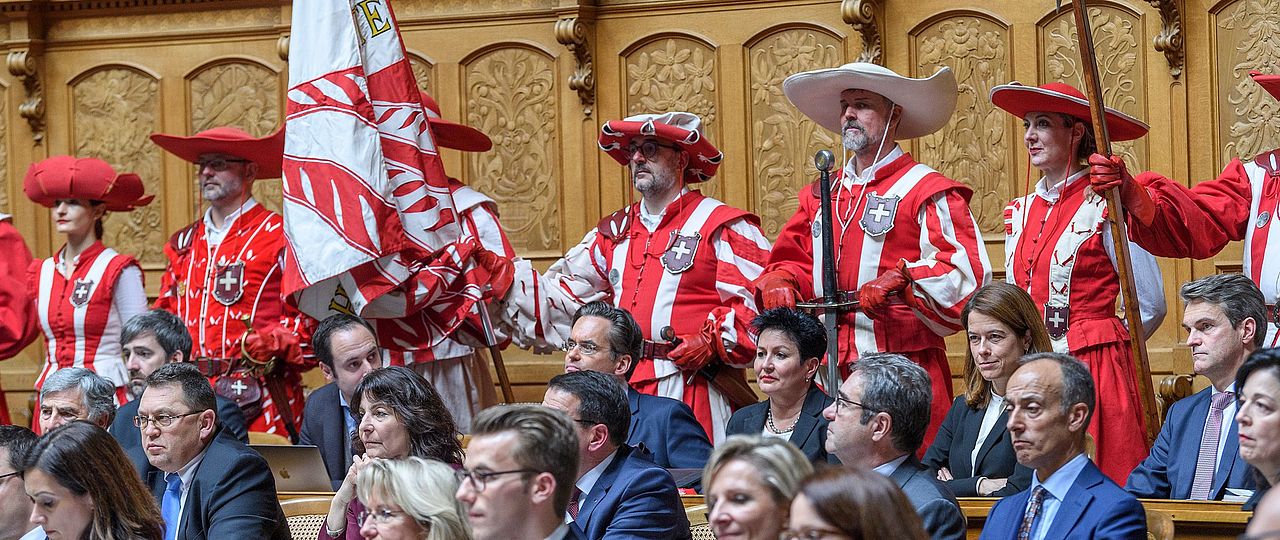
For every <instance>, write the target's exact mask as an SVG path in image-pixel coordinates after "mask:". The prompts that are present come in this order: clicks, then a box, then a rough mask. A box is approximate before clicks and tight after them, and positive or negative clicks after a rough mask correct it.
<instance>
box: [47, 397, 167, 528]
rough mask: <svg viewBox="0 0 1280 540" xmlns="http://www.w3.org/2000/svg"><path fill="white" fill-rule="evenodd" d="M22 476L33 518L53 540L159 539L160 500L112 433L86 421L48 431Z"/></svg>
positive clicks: (160, 525)
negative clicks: (33, 504)
mask: <svg viewBox="0 0 1280 540" xmlns="http://www.w3.org/2000/svg"><path fill="white" fill-rule="evenodd" d="M22 478H23V480H24V483H25V485H26V490H27V495H28V496H30V497H31V500H32V501H34V502H35V507H34V509H33V510H32V512H31V521H32V522H34V523H36V524H38V525H40V526H41V527H42V528H43V529H44V532H45V534H46V535H48V537H49V538H50V539H51V540H58V539H62V538H66V539H70V540H80V539H88V540H124V539H145V540H160V539H161V538H163V537H164V521H163V520H162V519H161V518H160V509H159V508H158V507H157V506H156V499H155V497H154V496H152V495H151V493H150V492H149V491H147V488H146V487H145V486H143V485H142V481H141V480H139V479H138V475H137V474H134V469H133V464H132V463H130V462H129V458H127V457H125V455H124V450H121V449H120V445H119V444H118V443H116V440H115V438H113V437H112V436H111V435H110V434H109V433H107V432H106V431H104V430H103V429H102V428H100V427H98V426H95V425H93V424H90V423H89V422H85V421H80V420H78V421H74V422H69V423H67V424H63V425H61V426H59V427H57V428H54V429H51V430H49V432H48V433H46V434H45V435H44V436H43V437H41V438H40V440H39V441H36V445H35V446H34V447H32V448H31V451H30V452H28V453H27V456H26V459H25V460H24V461H23V467H22Z"/></svg>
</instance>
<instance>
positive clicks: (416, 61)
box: [409, 54, 436, 94]
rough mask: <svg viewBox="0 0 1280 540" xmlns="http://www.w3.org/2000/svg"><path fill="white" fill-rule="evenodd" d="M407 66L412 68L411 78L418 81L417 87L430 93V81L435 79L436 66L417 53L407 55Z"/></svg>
mask: <svg viewBox="0 0 1280 540" xmlns="http://www.w3.org/2000/svg"><path fill="white" fill-rule="evenodd" d="M409 67H410V69H412V70H413V80H415V81H418V89H419V90H422V91H423V92H426V93H428V94H430V93H431V81H432V80H434V79H435V71H436V66H435V65H434V64H432V63H431V62H428V61H426V60H424V59H422V58H419V57H418V56H417V55H414V54H410V55H409Z"/></svg>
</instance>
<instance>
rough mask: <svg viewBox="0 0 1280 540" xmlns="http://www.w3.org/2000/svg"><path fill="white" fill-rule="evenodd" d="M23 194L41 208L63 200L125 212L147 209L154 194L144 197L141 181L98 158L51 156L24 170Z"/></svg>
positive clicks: (144, 188)
mask: <svg viewBox="0 0 1280 540" xmlns="http://www.w3.org/2000/svg"><path fill="white" fill-rule="evenodd" d="M22 191H23V192H24V193H26V194H27V197H28V198H30V199H31V200H32V201H34V202H35V203H36V204H39V205H41V206H47V207H49V208H53V206H54V204H56V202H57V201H59V200H62V199H88V200H91V201H102V202H103V204H105V205H106V208H107V210H110V211H112V212H128V211H130V210H134V209H136V208H141V207H143V206H146V205H147V204H149V203H150V202H151V200H152V199H154V198H155V195H146V194H145V193H146V186H144V185H143V184H142V178H141V177H139V176H138V175H136V174H133V173H122V174H117V173H116V170H115V169H113V168H111V164H109V163H107V162H105V161H102V160H101V159H98V158H75V157H72V156H53V157H51V158H48V159H45V160H43V161H37V162H35V163H32V164H31V167H28V168H27V174H26V176H25V177H24V178H23V179H22Z"/></svg>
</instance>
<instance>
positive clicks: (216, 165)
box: [196, 158, 252, 172]
mask: <svg viewBox="0 0 1280 540" xmlns="http://www.w3.org/2000/svg"><path fill="white" fill-rule="evenodd" d="M232 163H252V162H251V161H249V160H247V159H237V158H209V159H202V160H200V161H197V162H196V170H197V171H202V170H204V168H205V167H208V168H210V169H213V170H214V171H217V172H222V171H225V170H227V167H229V166H230V164H232Z"/></svg>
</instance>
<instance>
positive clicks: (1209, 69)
mask: <svg viewBox="0 0 1280 540" xmlns="http://www.w3.org/2000/svg"><path fill="white" fill-rule="evenodd" d="M371 1H379V0H371ZM1090 5H1091V6H1092V8H1091V17H1092V20H1093V28H1094V31H1095V36H1094V40H1095V42H1096V43H1097V46H1098V50H1099V53H1100V57H1101V60H1102V62H1103V70H1104V71H1103V79H1104V86H1105V87H1106V89H1107V98H1108V103H1109V104H1110V105H1111V106H1113V107H1117V108H1119V109H1120V110H1123V111H1125V112H1127V113H1130V114H1133V115H1134V116H1137V117H1138V118H1142V119H1145V120H1146V121H1147V122H1148V123H1149V124H1151V126H1152V133H1151V134H1150V135H1148V136H1147V137H1146V138H1144V139H1141V140H1139V141H1137V142H1135V143H1131V144H1126V145H1122V146H1120V147H1119V148H1120V150H1121V151H1123V152H1124V153H1125V155H1126V157H1127V158H1128V159H1130V163H1133V164H1137V166H1139V167H1143V168H1151V169H1155V170H1159V171H1162V172H1165V173H1167V174H1169V175H1171V176H1172V177H1175V178H1179V179H1184V180H1185V181H1188V182H1194V179H1207V178H1212V177H1213V176H1215V175H1216V173H1217V172H1218V171H1219V170H1221V168H1222V166H1223V165H1225V164H1226V162H1227V161H1229V160H1230V158H1231V157H1233V156H1236V155H1240V156H1245V157H1249V156H1252V155H1253V154H1255V153H1257V152H1259V151H1263V150H1266V149H1270V148H1274V147H1276V146H1280V105H1277V103H1276V102H1275V101H1274V100H1271V98H1270V97H1269V96H1267V95H1266V94H1265V93H1263V92H1262V91H1261V90H1260V89H1259V88H1258V87H1257V86H1256V85H1254V84H1253V83H1252V82H1251V81H1249V80H1248V79H1247V77H1246V73H1247V72H1248V70H1249V69H1261V70H1263V71H1268V72H1280V0H1222V1H1219V2H1211V1H1210V0H1184V1H1182V2H1177V1H1175V0H1148V1H1140V0H1098V1H1091V2H1090ZM394 6H395V9H396V14H397V16H398V19H399V21H400V23H401V25H402V27H403V28H404V31H405V34H404V38H405V42H406V44H407V48H408V50H409V53H410V55H411V56H412V59H413V62H414V66H415V73H416V74H417V75H418V77H419V83H420V84H421V85H422V86H423V87H424V88H427V89H428V90H430V91H431V92H432V93H433V95H434V96H435V97H436V99H437V100H438V101H439V102H440V105H441V107H442V109H443V112H444V115H445V116H446V117H448V118H452V119H458V120H462V121H465V122H467V123H469V124H471V125H474V126H476V127H479V128H481V129H483V130H484V131H486V132H487V133H489V134H490V135H491V136H492V137H493V138H494V142H495V147H494V149H493V150H491V151H489V152H486V153H483V154H471V155H466V156H464V155H460V154H457V153H449V154H447V155H446V167H447V168H448V169H449V170H450V171H451V172H452V173H453V174H454V175H457V176H459V177H460V178H462V179H463V180H464V181H465V182H467V183H469V184H471V185H473V186H475V187H477V188H479V189H480V190H482V191H484V192H486V193H488V194H490V195H491V196H493V197H494V198H495V199H497V200H498V201H499V206H500V207H501V210H502V214H503V221H504V224H505V226H506V228H507V231H508V233H509V234H510V235H511V238H512V240H513V242H514V244H515V247H516V250H517V252H518V253H520V254H521V255H523V256H525V257H527V258H532V259H535V260H536V261H538V263H539V265H541V266H543V267H545V266H546V265H548V264H550V263H551V262H552V261H554V259H555V258H557V257H558V256H559V255H560V254H562V253H563V252H564V251H565V250H566V249H567V248H569V247H570V246H572V245H574V244H575V243H577V241H578V240H579V239H580V238H581V236H582V234H583V233H584V232H585V231H586V230H587V229H588V228H589V227H590V226H592V225H593V224H594V223H595V222H596V220H597V219H598V218H599V217H600V216H601V215H602V214H604V213H606V212H610V211H612V210H614V209H616V208H618V207H620V206H621V205H623V204H625V203H627V202H628V201H630V200H632V197H633V195H632V193H631V192H630V191H629V189H628V186H627V185H626V183H625V176H624V170H623V168H622V167H619V166H618V165H617V164H616V163H614V162H613V161H612V160H609V159H602V157H603V154H602V153H601V152H599V150H598V149H596V146H595V136H596V133H597V130H598V129H599V125H600V124H601V123H602V122H603V121H605V120H608V119H612V118H618V117H621V116H624V115H626V114H630V113H636V112H641V111H656V110H673V109H681V110H689V111H693V112H696V113H698V114H700V115H702V116H703V118H704V120H705V121H706V122H707V125H708V130H707V134H708V136H709V137H710V138H711V140H712V141H714V142H715V143H716V144H717V145H718V146H719V147H720V148H721V150H723V151H724V153H725V156H726V160H725V163H724V165H723V166H722V167H721V169H720V174H719V175H718V176H717V177H716V179H715V180H714V181H713V182H710V183H709V184H708V185H707V187H706V190H707V191H709V192H710V193H711V194H713V195H715V196H717V197H720V198H722V199H723V200H725V201H727V202H729V203H730V204H734V205H737V206H742V207H746V208H749V209H751V210H753V211H755V212H756V213H758V214H759V215H760V216H761V218H762V219H763V223H764V226H765V229H766V231H767V232H768V233H769V234H770V235H774V234H776V232H777V230H778V228H779V227H780V226H781V224H782V223H783V222H784V221H785V220H786V219H787V217H788V216H789V215H790V214H791V212H792V211H794V208H795V206H796V199H795V197H794V194H795V192H796V190H797V189H798V188H799V187H800V186H801V185H803V184H805V183H807V182H808V181H809V180H810V178H811V177H812V174H813V170H812V165H811V163H812V159H811V156H812V155H813V153H814V151H816V150H817V149H820V148H833V149H834V148H835V147H836V145H837V144H838V141H837V140H836V138H835V137H834V135H833V134H831V133H827V132H825V131H822V130H821V129H820V128H816V127H815V126H814V124H813V123H812V122H810V121H809V120H807V119H805V118H804V117H803V116H802V115H800V114H799V113H798V112H797V111H796V110H795V109H794V108H792V107H791V106H790V105H789V104H788V103H787V101H786V99H785V98H784V97H783V96H782V94H781V89H780V83H781V81H782V79H784V78H785V77H786V76H787V75H790V74H792V73H795V72H798V71H803V70H807V69H813V68H818V67H830V66H835V65H839V64H842V63H845V62H848V61H852V60H854V59H857V58H859V57H860V56H864V57H870V58H874V59H876V60H877V61H880V62H882V63H884V64H885V65H887V66H889V67H891V68H893V69H895V70H896V71H898V72H900V73H906V74H912V75H916V76H923V75H928V74H930V73H932V72H933V71H934V70H935V69H936V68H937V67H938V66H941V65H948V66H951V68H952V69H953V70H955V72H956V75H957V78H958V80H959V84H960V92H961V95H960V101H959V109H958V110H957V112H956V115H955V117H954V118H953V119H952V121H951V122H950V123H949V124H948V125H947V127H946V128H944V129H943V130H942V131H940V132H939V133H937V134H934V135H931V136H928V137H925V138H922V139H919V140H915V141H911V142H910V143H909V144H908V146H909V147H910V149H911V150H912V151H913V152H914V153H915V154H916V156H917V157H918V158H919V159H920V160H921V161H923V162H925V163H929V164H931V165H934V166H935V167H937V168H939V169H940V170H942V171H944V172H946V173H948V174H949V175H951V176H952V177H954V178H956V179H958V180H961V181H963V182H966V183H968V184H969V185H971V186H973V187H974V188H975V192H976V193H975V197H974V202H973V206H974V211H975V213H976V215H977V216H978V219H979V222H980V224H981V226H982V228H983V232H984V233H985V235H986V241H987V245H988V250H989V253H990V255H991V260H992V261H993V262H996V263H997V264H999V263H1000V261H1003V253H1002V252H1003V245H1002V223H1001V209H1002V208H1003V206H1004V204H1005V202H1007V201H1008V200H1009V199H1010V198H1012V197H1013V196H1016V195H1019V194H1022V193H1025V192H1026V190H1027V185H1028V184H1027V174H1028V171H1027V168H1028V166H1027V161H1026V153H1025V152H1024V151H1022V148H1021V121H1020V120H1019V119H1015V118H1013V117H1012V116H1010V115H1008V114H1006V113H1004V112H1003V111H1001V110H999V109H996V108H994V107H993V106H992V105H991V103H990V101H989V100H988V99H987V95H988V92H989V89H990V88H991V87H992V86H994V85H996V84H1001V83H1005V82H1008V81H1010V80H1019V81H1022V82H1024V83H1027V84H1040V83H1043V82H1048V81H1050V80H1064V81H1067V82H1071V83H1075V84H1079V77H1080V68H1079V65H1078V64H1079V61H1078V57H1077V55H1076V53H1075V47H1074V38H1073V32H1074V30H1073V25H1072V24H1071V23H1070V13H1069V11H1066V12H1057V11H1055V1H1054V0H989V1H983V2H955V1H954V0H911V1H905V0H902V1H898V0H843V1H839V0H823V1H819V0H471V1H464V0H434V1H427V0H399V1H396V2H395V4H394ZM291 10H292V6H291V4H290V2H289V1H287V0H216V1H210V0H203V1H201V0H110V1H107V0H0V18H2V21H3V22H2V24H0V48H3V49H4V51H3V52H4V53H7V54H8V60H9V61H8V63H7V69H6V70H2V71H0V171H3V172H4V174H3V175H0V180H2V181H3V184H0V211H4V212H9V213H12V214H14V222H15V224H16V225H17V226H18V228H19V230H20V231H22V233H23V234H24V236H25V237H26V238H27V241H28V243H29V244H30V245H31V247H32V249H33V250H34V251H35V252H36V254H37V255H38V256H41V257H44V256H48V255H50V254H51V253H52V251H53V250H54V249H56V248H57V247H58V245H59V244H60V238H58V237H57V236H56V235H55V234H54V233H53V232H52V226H51V223H50V220H49V214H48V212H47V211H45V210H44V209H43V208H40V207H36V206H35V205H33V204H31V203H29V202H28V201H27V200H26V198H25V197H24V196H23V195H22V191H21V178H22V174H23V172H24V171H25V170H26V167H27V165H28V164H30V163H31V162H33V161H35V160H38V159H42V158H44V157H47V156H50V155H55V154H64V153H70V154H77V155H84V156H96V157H100V158H103V159H106V160H108V161H110V162H111V163H112V164H114V165H116V166H117V167H118V168H121V169H125V170H132V171H136V172H138V173H140V174H141V175H142V177H143V178H144V179H145V180H146V182H147V186H148V189H149V191H151V192H154V193H156V194H157V199H156V201H155V202H154V203H153V204H152V205H151V206H149V207H147V208H144V209H142V210H139V211H136V212H134V213H132V214H120V215H113V216H111V217H110V218H109V220H108V224H107V229H108V233H107V238H106V239H107V243H108V244H109V245H112V246H114V247H116V248H117V249H119V250H121V251H124V252H128V253H133V254H135V255H137V256H138V257H139V259H140V260H141V261H142V264H143V267H144V269H145V271H146V276H147V286H148V290H149V291H151V292H152V293H153V294H154V292H155V288H156V286H157V285H158V283H159V273H160V271H161V270H162V267H163V256H162V255H161V251H160V250H161V245H162V243H163V241H164V240H165V239H166V238H167V236H168V235H169V234H170V233H171V232H172V231H174V230H176V229H178V228H180V227H181V226H183V225H185V224H187V223H189V222H191V221H192V220H194V219H195V217H196V216H197V215H198V213H199V212H201V211H202V208H201V204H200V201H199V200H198V194H197V193H196V192H195V191H194V190H193V189H192V187H193V186H192V179H193V177H194V171H193V167H192V166H191V165H189V164H187V163H184V162H181V161H179V160H177V159H176V158H174V157H172V156H170V155H168V154H166V153H164V152H163V151H161V150H160V149H159V148H157V147H156V146H154V145H152V144H151V143H150V142H149V141H148V139H147V135H148V134H149V133H151V132H153V131H163V132H167V133H191V132H194V131H197V130H201V129H205V128H207V127H211V126H215V125H224V124H233V125H237V126H240V127H242V128H244V129H246V130H248V131H250V132H253V133H256V134H262V133H266V132H268V131H270V130H271V129H273V128H274V127H275V126H276V125H277V124H278V123H279V121H280V119H281V114H282V110H283V92H284V87H285V85H286V84H287V73H286V70H287V61H286V60H285V58H286V57H287V49H288V40H287V37H288V34H289V26H290V20H291ZM1175 30H1176V32H1175ZM1157 44H1159V45H1157ZM1157 47H1159V49H1158V48H1157ZM255 190H256V191H257V193H258V196H259V198H260V199H261V200H263V201H265V202H266V203H267V204H268V205H269V206H277V205H278V201H279V183H278V182H276V181H263V182H259V183H258V185H257V186H256V187H255ZM1239 253H1240V251H1239V248H1238V246H1232V247H1231V248H1229V249H1228V251H1227V252H1226V253H1224V254H1222V255H1220V256H1219V257H1218V258H1217V259H1216V260H1212V261H1202V262H1195V263H1192V262H1189V261H1172V260H1163V261H1161V269H1162V272H1163V276H1164V281H1165V289H1166V291H1167V298H1168V301H1169V304H1170V312H1169V315H1168V317H1167V318H1166V320H1165V323H1164V325H1163V327H1162V328H1161V329H1160V330H1159V331H1158V332H1157V334H1156V335H1155V336H1154V337H1153V338H1152V340H1151V341H1150V347H1151V351H1152V360H1153V372H1154V375H1155V376H1156V377H1162V376H1163V375H1166V374H1169V373H1174V372H1179V373H1187V372H1189V371H1190V358H1189V354H1188V353H1187V350H1186V349H1185V347H1180V346H1179V345H1178V344H1179V343H1180V341H1181V340H1182V338H1183V337H1184V333H1183V332H1182V330H1181V329H1180V327H1179V324H1178V323H1179V320H1180V318H1181V310H1180V306H1179V305H1178V302H1177V296H1176V288H1177V285H1178V284H1179V283H1181V282H1183V281H1186V280H1187V279H1190V278H1192V277H1194V276H1199V275H1205V274H1208V273H1213V272H1220V271H1232V270H1237V269H1238V268H1239V257H1240V255H1239ZM948 343H949V344H950V352H951V356H952V363H953V371H954V372H956V373H957V374H958V373H959V372H960V363H961V361H962V359H963V349H962V348H961V347H962V341H961V340H960V339H958V338H957V337H956V336H953V337H952V339H951V340H950V341H949V342H948ZM39 354H40V351H39V346H33V347H32V348H30V349H29V350H28V351H26V352H25V353H24V354H23V355H21V356H19V357H18V358H16V359H13V360H10V361H7V362H4V363H0V384H3V386H4V387H5V388H7V389H8V390H9V397H8V402H9V403H8V405H9V406H10V408H11V410H13V411H14V413H15V414H16V416H15V421H18V422H22V421H24V420H25V414H26V404H27V401H28V399H29V397H30V392H29V388H30V384H31V381H32V380H33V379H34V375H35V373H36V371H37V368H38V360H39ZM507 362H508V364H509V365H510V366H511V370H512V373H513V376H514V377H515V379H516V380H517V381H518V382H519V383H520V387H519V390H518V397H519V398H520V399H523V400H536V399H537V398H539V397H540V394H541V385H542V383H543V381H545V380H546V378H548V377H549V376H550V375H551V374H553V373H555V372H557V371H558V367H559V365H560V364H559V362H560V359H559V357H558V356H549V357H540V356H534V355H532V354H529V353H525V352H520V351H508V353H507ZM308 382H309V383H310V384H313V385H314V384H317V383H319V382H322V379H320V378H319V377H318V376H316V375H315V374H313V375H312V376H310V377H309V378H308ZM1201 384H1203V382H1202V383H1201Z"/></svg>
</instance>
